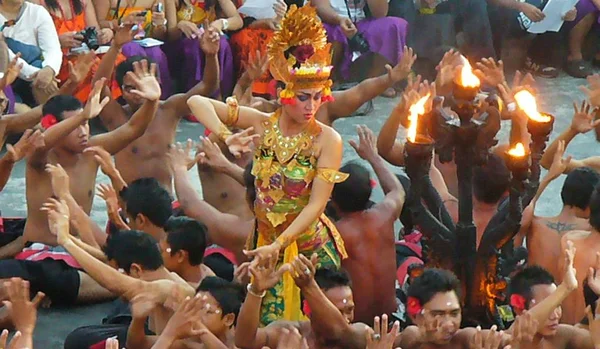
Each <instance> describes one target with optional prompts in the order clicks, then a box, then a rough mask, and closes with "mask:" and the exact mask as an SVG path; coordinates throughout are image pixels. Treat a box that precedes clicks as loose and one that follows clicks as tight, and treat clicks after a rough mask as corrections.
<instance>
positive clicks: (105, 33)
mask: <svg viewBox="0 0 600 349" xmlns="http://www.w3.org/2000/svg"><path fill="white" fill-rule="evenodd" d="M114 36H115V33H114V32H113V31H112V29H110V28H102V29H100V32H99V33H98V41H99V43H100V45H106V44H108V43H109V42H110V41H111V40H112V39H113V37H114Z"/></svg>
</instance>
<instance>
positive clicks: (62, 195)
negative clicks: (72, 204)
mask: <svg viewBox="0 0 600 349" xmlns="http://www.w3.org/2000/svg"><path fill="white" fill-rule="evenodd" d="M46 172H48V174H50V182H51V183H52V191H53V192H54V195H56V197H58V198H59V199H62V200H66V198H67V197H69V196H70V195H71V192H70V191H69V188H70V186H69V175H68V174H67V172H66V171H65V170H64V169H63V168H62V166H61V165H60V164H58V165H52V164H46Z"/></svg>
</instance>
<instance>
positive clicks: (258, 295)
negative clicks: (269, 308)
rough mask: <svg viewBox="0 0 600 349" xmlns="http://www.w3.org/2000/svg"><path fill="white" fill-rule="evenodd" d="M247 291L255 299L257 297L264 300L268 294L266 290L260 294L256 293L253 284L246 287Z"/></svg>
mask: <svg viewBox="0 0 600 349" xmlns="http://www.w3.org/2000/svg"><path fill="white" fill-rule="evenodd" d="M246 290H247V291H248V293H250V294H251V295H253V296H254V297H257V298H264V297H265V295H266V294H267V291H266V290H264V291H262V292H261V293H260V294H256V293H254V291H252V284H248V286H246Z"/></svg>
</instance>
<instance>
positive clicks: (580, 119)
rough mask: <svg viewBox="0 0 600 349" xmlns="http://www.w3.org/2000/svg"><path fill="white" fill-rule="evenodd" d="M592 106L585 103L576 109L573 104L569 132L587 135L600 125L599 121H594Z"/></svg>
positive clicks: (575, 105)
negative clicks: (573, 111)
mask: <svg viewBox="0 0 600 349" xmlns="http://www.w3.org/2000/svg"><path fill="white" fill-rule="evenodd" d="M591 108H592V106H591V105H590V104H588V103H587V102H586V101H583V102H582V103H581V108H579V109H578V108H577V104H576V103H573V109H574V110H575V113H574V114H573V120H571V130H573V131H575V132H577V133H587V132H589V131H591V130H593V129H594V128H595V127H596V126H598V125H600V119H599V120H594V113H595V110H591Z"/></svg>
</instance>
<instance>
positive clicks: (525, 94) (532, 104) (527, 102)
mask: <svg viewBox="0 0 600 349" xmlns="http://www.w3.org/2000/svg"><path fill="white" fill-rule="evenodd" d="M515 100H516V101H517V104H518V105H519V108H521V110H523V111H524V112H525V114H527V116H528V117H529V118H530V119H531V120H533V121H536V122H550V121H551V120H552V117H550V116H548V115H543V114H540V112H539V111H538V109H537V102H536V100H535V97H534V96H533V95H532V94H531V92H529V91H527V90H522V91H519V92H517V93H516V94H515Z"/></svg>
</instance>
